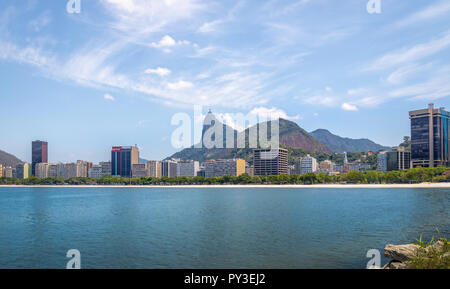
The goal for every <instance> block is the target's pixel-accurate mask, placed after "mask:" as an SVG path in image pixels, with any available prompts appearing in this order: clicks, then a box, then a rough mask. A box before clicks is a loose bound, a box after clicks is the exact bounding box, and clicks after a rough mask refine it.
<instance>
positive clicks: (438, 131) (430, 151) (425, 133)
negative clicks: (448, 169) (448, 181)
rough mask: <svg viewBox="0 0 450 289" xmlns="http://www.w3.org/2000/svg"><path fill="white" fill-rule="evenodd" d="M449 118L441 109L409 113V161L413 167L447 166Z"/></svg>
mask: <svg viewBox="0 0 450 289" xmlns="http://www.w3.org/2000/svg"><path fill="white" fill-rule="evenodd" d="M449 117H450V114H449V112H448V111H446V110H445V109H444V108H443V107H441V108H437V109H435V108H434V104H429V105H428V108H427V109H420V110H415V111H410V112H409V118H410V120H411V161H412V166H413V167H436V166H448V165H450V161H449V134H448V126H449Z"/></svg>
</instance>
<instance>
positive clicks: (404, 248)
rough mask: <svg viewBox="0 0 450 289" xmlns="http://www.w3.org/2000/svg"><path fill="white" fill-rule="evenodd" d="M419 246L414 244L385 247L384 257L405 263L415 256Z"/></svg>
mask: <svg viewBox="0 0 450 289" xmlns="http://www.w3.org/2000/svg"><path fill="white" fill-rule="evenodd" d="M419 248H420V246H419V245H415V244H408V245H391V244H389V245H386V247H385V248H384V255H385V256H386V257H389V258H391V259H393V260H395V261H400V262H405V261H408V260H411V259H413V258H414V257H416V256H417V251H418V250H419Z"/></svg>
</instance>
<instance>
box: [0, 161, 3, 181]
mask: <svg viewBox="0 0 450 289" xmlns="http://www.w3.org/2000/svg"><path fill="white" fill-rule="evenodd" d="M0 178H3V165H2V164H0Z"/></svg>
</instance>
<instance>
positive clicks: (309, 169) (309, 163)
mask: <svg viewBox="0 0 450 289" xmlns="http://www.w3.org/2000/svg"><path fill="white" fill-rule="evenodd" d="M298 164H299V165H300V174H301V175H304V174H308V173H315V172H317V171H318V168H319V166H318V165H317V159H316V158H313V157H312V156H310V155H306V156H305V157H302V158H300V161H299V162H298ZM297 171H298V169H297Z"/></svg>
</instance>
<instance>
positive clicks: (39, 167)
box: [34, 163, 49, 179]
mask: <svg viewBox="0 0 450 289" xmlns="http://www.w3.org/2000/svg"><path fill="white" fill-rule="evenodd" d="M48 167H49V164H48V163H37V164H36V165H35V166H34V173H35V177H36V178H40V179H44V178H48Z"/></svg>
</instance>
